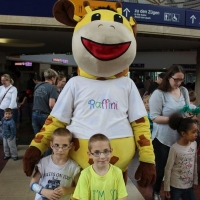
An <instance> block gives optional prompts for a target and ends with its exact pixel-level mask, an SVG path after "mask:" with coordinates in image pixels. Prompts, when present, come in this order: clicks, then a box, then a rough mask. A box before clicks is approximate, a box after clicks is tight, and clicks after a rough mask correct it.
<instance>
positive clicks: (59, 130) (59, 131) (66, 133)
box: [52, 128, 73, 142]
mask: <svg viewBox="0 0 200 200" xmlns="http://www.w3.org/2000/svg"><path fill="white" fill-rule="evenodd" d="M55 136H67V137H69V142H72V138H73V135H72V133H71V132H70V131H69V130H68V129H66V128H57V129H56V130H55V131H54V132H53V134H52V141H53V140H54V137H55Z"/></svg>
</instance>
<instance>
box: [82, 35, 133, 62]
mask: <svg viewBox="0 0 200 200" xmlns="http://www.w3.org/2000/svg"><path fill="white" fill-rule="evenodd" d="M81 41H82V43H83V46H84V47H85V48H86V49H87V51H88V52H89V53H90V54H92V55H93V56H94V57H95V58H97V59H99V60H103V61H108V60H113V59H116V58H118V57H120V56H121V55H122V54H124V53H125V52H126V51H127V50H128V48H129V46H130V45H131V42H124V43H118V44H101V43H97V42H94V41H92V40H89V39H87V38H84V37H81Z"/></svg>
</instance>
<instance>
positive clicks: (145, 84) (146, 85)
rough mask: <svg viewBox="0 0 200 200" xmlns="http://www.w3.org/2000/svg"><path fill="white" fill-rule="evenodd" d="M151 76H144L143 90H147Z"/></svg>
mask: <svg viewBox="0 0 200 200" xmlns="http://www.w3.org/2000/svg"><path fill="white" fill-rule="evenodd" d="M151 82H152V80H151V77H150V76H146V77H145V81H144V91H145V92H146V91H148V90H149V86H150V85H151Z"/></svg>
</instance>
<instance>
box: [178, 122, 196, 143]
mask: <svg viewBox="0 0 200 200" xmlns="http://www.w3.org/2000/svg"><path fill="white" fill-rule="evenodd" d="M182 136H183V138H185V139H186V140H187V141H190V142H194V141H195V140H196V139H197V136H198V126H197V124H195V123H194V124H192V125H191V127H190V129H189V130H188V131H187V132H186V133H183V135H182Z"/></svg>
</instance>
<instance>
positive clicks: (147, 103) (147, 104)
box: [143, 99, 149, 112]
mask: <svg viewBox="0 0 200 200" xmlns="http://www.w3.org/2000/svg"><path fill="white" fill-rule="evenodd" d="M143 103H144V106H145V108H146V111H147V112H149V100H146V99H144V100H143Z"/></svg>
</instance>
